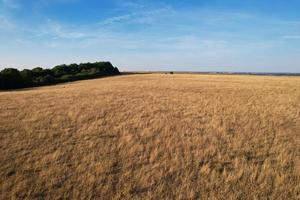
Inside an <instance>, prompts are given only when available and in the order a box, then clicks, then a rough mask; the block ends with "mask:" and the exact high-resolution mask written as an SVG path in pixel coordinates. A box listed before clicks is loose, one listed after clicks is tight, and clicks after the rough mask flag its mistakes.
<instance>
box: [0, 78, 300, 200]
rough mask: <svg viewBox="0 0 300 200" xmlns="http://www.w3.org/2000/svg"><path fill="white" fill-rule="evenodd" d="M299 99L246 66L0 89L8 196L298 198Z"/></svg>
mask: <svg viewBox="0 0 300 200" xmlns="http://www.w3.org/2000/svg"><path fill="white" fill-rule="evenodd" d="M299 102H300V78H299V77H271V76H268V77H266V76H245V75H244V76H238V75H226V76H225V75H192V74H190V75H185V74H179V75H178V74H176V75H170V74H145V75H124V76H117V77H107V78H102V79H95V80H85V81H79V82H72V83H66V84H61V85H55V86H46V87H40V88H31V89H26V90H20V91H7V92H0V151H1V154H0V199H11V198H12V199H26V198H27V199H40V198H42V199H44V198H46V199H66V198H67V199H200V198H201V199H299V198H300V104H299Z"/></svg>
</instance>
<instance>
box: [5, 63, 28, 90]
mask: <svg viewBox="0 0 300 200" xmlns="http://www.w3.org/2000/svg"><path fill="white" fill-rule="evenodd" d="M0 74H1V76H0V88H1V89H17V88H22V87H24V86H26V85H25V83H24V80H23V78H22V76H21V74H20V72H19V70H17V69H14V68H8V69H4V70H2V71H1V73H0Z"/></svg>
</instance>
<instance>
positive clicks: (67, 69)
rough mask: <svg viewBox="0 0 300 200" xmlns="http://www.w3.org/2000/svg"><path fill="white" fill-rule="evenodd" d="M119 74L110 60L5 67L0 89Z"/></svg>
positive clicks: (1, 75) (0, 80)
mask: <svg viewBox="0 0 300 200" xmlns="http://www.w3.org/2000/svg"><path fill="white" fill-rule="evenodd" d="M119 74H120V72H119V70H118V68H117V67H114V66H113V65H112V64H111V63H110V62H95V63H81V64H79V65H78V64H70V65H58V66H55V67H54V68H52V69H43V68H41V67H37V68H34V69H32V70H29V69H24V70H22V71H19V70H17V69H14V68H7V69H4V70H2V71H1V72H0V89H2V90H7V89H19V88H26V87H37V86H44V85H52V84H56V83H63V82H69V81H76V80H84V79H92V78H98V77H103V76H112V75H119Z"/></svg>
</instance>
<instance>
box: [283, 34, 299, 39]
mask: <svg viewBox="0 0 300 200" xmlns="http://www.w3.org/2000/svg"><path fill="white" fill-rule="evenodd" d="M282 38H283V39H296V40H299V39H300V35H285V36H282Z"/></svg>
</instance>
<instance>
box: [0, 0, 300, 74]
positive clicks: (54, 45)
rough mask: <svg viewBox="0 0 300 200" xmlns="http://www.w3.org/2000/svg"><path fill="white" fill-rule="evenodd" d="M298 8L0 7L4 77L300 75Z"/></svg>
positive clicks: (262, 3)
mask: <svg viewBox="0 0 300 200" xmlns="http://www.w3.org/2000/svg"><path fill="white" fill-rule="evenodd" d="M299 10H300V1H298V0H181V1H174V0H173V1H171V0H165V1H157V0H152V1H149V0H109V1H108V0H107V1H106V0H89V1H86V0H85V1H84V0H0V44H1V45H0V69H3V68H5V67H15V68H19V69H22V68H32V67H36V66H42V67H52V66H54V65H57V64H62V63H74V62H77V63H80V62H93V61H102V60H103V61H107V60H108V61H111V62H112V63H113V64H114V65H115V66H117V67H119V68H120V69H121V70H174V71H175V70H181V71H248V72H300V11H299Z"/></svg>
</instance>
